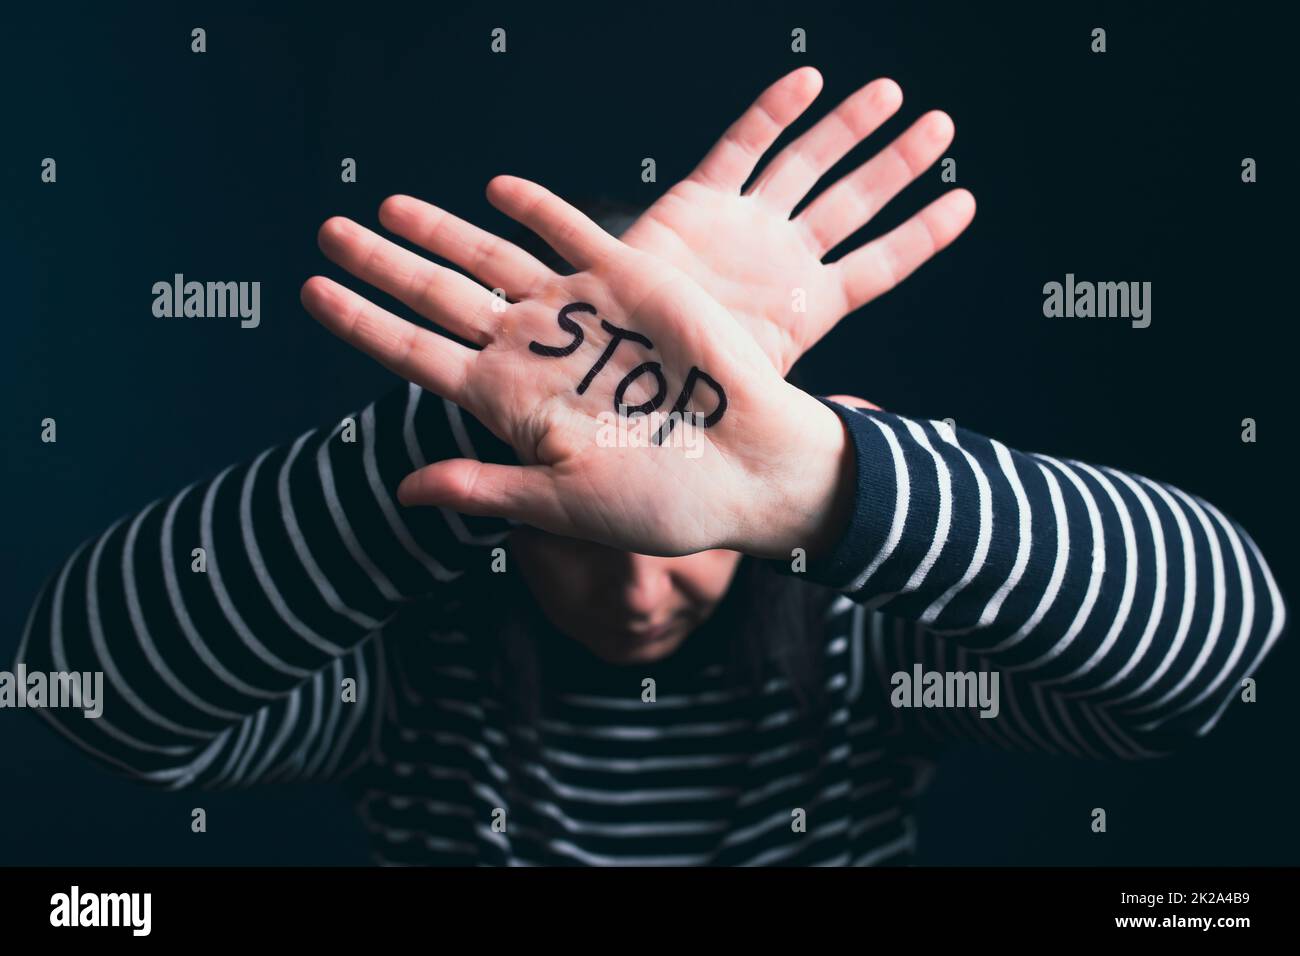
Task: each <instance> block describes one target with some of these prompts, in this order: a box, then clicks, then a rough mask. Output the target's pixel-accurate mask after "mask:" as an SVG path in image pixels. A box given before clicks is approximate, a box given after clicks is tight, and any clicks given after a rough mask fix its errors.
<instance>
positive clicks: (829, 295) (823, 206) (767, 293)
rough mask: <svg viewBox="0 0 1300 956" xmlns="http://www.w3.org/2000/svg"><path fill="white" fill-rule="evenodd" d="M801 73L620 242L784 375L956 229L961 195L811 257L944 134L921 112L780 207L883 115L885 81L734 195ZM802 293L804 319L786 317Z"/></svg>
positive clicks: (874, 209)
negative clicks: (836, 174) (728, 321)
mask: <svg viewBox="0 0 1300 956" xmlns="http://www.w3.org/2000/svg"><path fill="white" fill-rule="evenodd" d="M821 86H822V81H821V76H820V75H819V74H818V73H817V71H816V70H814V69H812V68H811V67H805V68H803V69H799V70H795V71H794V72H793V73H790V74H789V75H787V76H785V77H783V78H782V79H780V80H778V81H777V82H776V83H774V84H773V85H772V86H770V87H769V88H768V89H767V90H765V91H764V92H763V94H762V95H761V96H760V97H759V98H758V99H757V100H756V101H755V103H754V104H753V106H751V107H750V108H749V110H748V111H746V112H745V114H744V115H743V116H741V118H740V119H739V120H737V121H736V122H735V123H734V124H733V125H732V126H731V128H730V129H728V130H727V132H726V134H725V135H724V136H723V137H722V139H721V140H719V142H718V143H717V145H716V146H714V147H713V149H712V150H711V151H710V152H709V154H708V155H707V156H706V157H705V158H704V160H703V161H702V162H701V163H700V165H699V166H698V167H697V168H696V169H695V171H694V172H692V173H691V175H690V176H688V177H687V178H686V179H684V180H682V181H681V182H679V183H678V184H677V185H675V186H673V187H672V188H671V189H670V190H669V191H668V192H667V193H665V194H664V195H663V196H662V197H661V198H660V199H659V200H658V201H657V202H655V203H654V205H653V206H651V207H650V208H649V209H648V210H647V211H646V212H645V213H644V214H643V215H642V216H641V217H640V218H639V219H638V220H637V221H636V222H635V223H634V224H633V225H632V226H630V227H629V228H628V230H627V231H626V232H625V233H624V235H623V236H622V238H623V240H624V241H625V242H626V243H628V244H629V245H631V246H634V247H636V248H638V249H641V250H644V251H646V252H650V253H652V254H654V255H656V256H658V257H660V258H662V259H664V260H666V261H668V262H670V263H672V264H673V265H675V266H677V267H678V268H679V269H681V270H682V271H683V272H685V273H687V274H688V275H690V276H691V277H692V278H694V279H695V280H696V282H697V283H699V285H700V286H701V287H702V288H704V289H705V290H706V291H707V292H708V293H709V294H710V295H712V296H713V297H714V298H715V299H717V300H718V302H719V303H721V304H722V305H723V306H724V307H725V308H726V309H727V310H728V311H729V312H730V313H731V314H732V315H733V316H734V317H735V318H736V320H737V321H738V322H740V324H741V325H743V326H744V327H745V328H746V329H748V330H749V332H750V334H752V335H753V336H754V338H755V340H756V341H757V342H758V343H759V346H760V347H761V348H762V349H763V351H764V352H765V353H766V354H767V355H768V357H769V358H770V359H771V361H772V363H773V365H775V366H776V367H777V368H778V369H779V370H780V371H781V373H782V374H783V375H784V374H785V373H786V372H788V371H789V370H790V367H791V366H792V365H793V364H794V363H795V361H796V360H797V359H798V358H799V357H800V356H801V355H803V353H804V352H806V351H807V350H808V349H809V348H811V347H812V346H813V344H815V343H816V342H817V341H818V340H820V339H821V338H822V336H824V335H825V334H826V333H827V332H829V331H830V330H831V329H832V328H833V327H834V326H835V324H836V323H838V322H839V321H840V320H841V319H842V318H844V317H845V316H846V315H848V314H849V313H850V312H853V311H854V310H855V309H858V308H860V307H861V306H863V305H865V304H866V303H867V302H870V301H871V300H872V299H874V298H876V297H877V296H879V295H881V294H882V293H884V292H887V291H888V290H890V289H892V288H893V287H894V286H896V285H898V284H899V283H900V282H902V281H903V279H905V278H906V277H907V276H908V275H910V274H911V273H912V272H913V271H914V270H915V269H916V268H917V267H919V266H920V265H922V264H923V263H924V262H925V261H926V260H928V259H929V258H930V257H931V256H933V255H934V254H935V253H936V252H938V251H939V250H940V249H942V248H944V247H945V246H947V245H948V244H949V243H950V242H952V241H953V240H954V239H955V238H957V236H958V235H960V233H961V232H962V230H964V229H965V228H966V226H967V225H969V223H970V221H971V219H972V218H973V217H974V215H975V200H974V198H973V197H972V196H971V194H970V193H969V192H967V191H966V190H964V189H955V190H952V191H950V192H948V193H946V194H945V195H943V196H942V197H940V198H939V199H937V200H935V201H934V202H932V203H931V204H930V205H928V206H926V207H925V208H924V209H923V210H921V211H920V212H919V213H917V214H916V215H914V216H912V217H911V218H910V219H908V220H907V221H906V222H905V223H903V224H902V225H900V226H898V227H897V228H895V229H893V230H891V231H890V232H888V233H886V234H885V235H883V236H881V237H879V238H877V239H875V240H873V241H872V242H869V243H867V244H866V245H863V246H861V247H859V248H857V249H854V250H852V251H850V252H849V253H847V254H846V255H844V256H842V257H840V258H839V259H837V260H836V261H834V262H832V263H824V262H823V261H822V260H823V259H824V258H825V257H826V255H827V254H828V253H829V252H830V251H831V250H832V249H833V248H835V247H836V246H838V245H840V244H841V243H842V242H844V240H846V239H848V238H849V237H850V236H851V235H852V234H853V233H855V232H856V231H857V230H858V229H859V228H861V227H862V226H864V225H865V224H866V223H867V222H868V221H870V220H871V218H872V217H874V216H875V215H876V214H877V213H878V212H879V211H880V210H881V209H882V208H883V207H884V206H885V205H886V204H887V203H888V202H889V201H890V200H891V199H893V198H894V196H896V195H897V194H898V193H899V192H901V191H902V190H903V189H904V188H905V187H906V186H907V185H908V184H909V183H911V182H912V181H913V180H915V179H916V178H917V177H918V176H920V175H921V173H922V172H923V171H924V170H926V169H927V168H929V167H930V166H931V165H933V163H934V162H935V161H936V160H937V159H938V158H939V157H940V156H941V155H942V154H943V151H944V150H945V149H947V147H948V145H949V144H950V143H951V142H952V138H953V123H952V120H951V119H949V118H948V116H947V115H945V114H944V113H941V112H937V111H936V112H930V113H927V114H926V115H924V116H922V117H921V118H920V119H919V120H917V121H916V123H914V124H913V125H912V126H911V127H910V128H909V129H908V130H907V131H906V132H904V133H903V134H902V135H900V136H899V137H898V138H897V139H896V140H895V141H894V142H893V143H891V144H890V145H889V146H887V147H886V148H885V149H884V150H882V151H881V152H880V153H879V154H877V155H876V156H875V157H873V158H872V159H870V160H868V161H867V162H866V163H864V164H862V165H861V166H860V167H858V168H857V169H856V170H854V171H853V172H851V173H849V174H847V175H846V176H844V177H843V178H842V179H840V180H839V181H838V182H836V183H834V184H833V185H831V186H830V187H828V188H827V189H826V190H825V191H823V192H822V193H821V194H820V195H818V196H817V198H816V199H814V200H813V201H812V202H811V203H810V204H809V205H808V206H807V207H806V208H804V209H803V210H801V212H800V213H799V215H798V216H795V217H793V218H792V217H791V213H792V211H793V210H794V209H795V207H796V206H797V205H798V204H799V202H800V201H801V200H802V199H803V198H804V197H805V196H807V195H808V194H809V193H810V192H811V191H812V189H813V187H814V186H815V185H816V183H817V182H818V180H820V179H821V178H822V177H823V176H824V175H825V174H826V173H827V172H828V171H829V170H830V168H831V167H832V166H833V165H835V163H837V162H838V161H839V160H840V159H842V158H843V157H844V156H846V155H847V154H848V153H849V151H850V150H852V149H853V148H854V147H855V146H856V145H857V144H858V143H859V142H861V141H862V140H863V139H865V138H866V137H867V136H869V135H870V134H871V133H872V132H874V131H875V130H876V129H877V128H879V127H880V125H881V124H883V123H884V122H885V121H886V120H887V119H889V117H890V116H892V115H893V114H894V113H895V112H896V111H897V110H898V108H899V106H900V105H901V104H902V92H901V90H900V89H899V87H898V85H897V84H896V83H894V82H893V81H892V80H887V79H881V80H876V81H874V82H872V83H869V84H867V85H866V86H864V87H862V88H861V89H860V90H858V91H857V92H856V93H854V94H853V95H852V96H850V97H849V98H848V99H846V100H844V102H843V103H841V104H840V105H839V106H838V107H836V108H835V109H834V110H833V111H831V112H830V113H828V114H827V115H826V116H825V117H824V118H823V119H822V120H820V121H819V122H818V123H817V124H815V125H814V126H813V127H812V128H811V129H809V130H808V131H807V132H806V133H804V134H803V135H802V136H800V137H798V138H797V139H795V140H793V141H792V142H791V143H790V144H789V145H788V146H786V147H785V148H784V149H783V150H781V151H780V152H779V153H778V154H777V155H776V156H775V157H774V158H773V159H772V160H771V161H770V162H769V163H768V164H767V165H766V166H765V167H764V168H763V170H762V172H760V173H759V175H758V176H757V177H755V178H754V180H753V183H752V184H751V185H750V187H749V188H748V189H747V190H745V191H744V192H743V193H742V192H741V190H742V188H743V187H744V185H745V183H746V181H747V180H749V178H750V176H751V175H752V174H753V172H754V170H755V168H756V167H757V166H758V163H759V160H760V159H761V157H762V156H763V154H764V153H766V152H767V151H768V150H769V149H770V148H771V147H772V145H773V144H774V143H775V142H776V139H777V138H778V137H779V136H780V135H781V133H782V132H783V131H784V130H785V128H786V127H787V126H789V124H790V123H792V122H793V121H794V120H795V119H796V118H797V117H798V116H799V115H800V114H801V113H802V112H803V111H804V110H805V109H807V107H808V106H809V105H810V104H811V103H812V101H813V100H814V99H815V98H816V96H817V94H818V93H819V92H820V90H821ZM796 290H802V293H803V296H802V298H803V300H804V304H805V308H806V311H796V307H797V305H798V304H799V297H798V294H797V293H796Z"/></svg>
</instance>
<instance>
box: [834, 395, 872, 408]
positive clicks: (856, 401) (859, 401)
mask: <svg viewBox="0 0 1300 956" xmlns="http://www.w3.org/2000/svg"><path fill="white" fill-rule="evenodd" d="M826 397H827V398H828V399H829V400H830V401H832V402H836V403H837V404H840V405H848V406H849V407H850V408H871V409H874V410H875V411H878V412H879V411H883V409H881V407H880V406H879V405H877V404H876V403H875V402H869V401H867V400H866V399H865V398H858V396H856V395H827V396H826Z"/></svg>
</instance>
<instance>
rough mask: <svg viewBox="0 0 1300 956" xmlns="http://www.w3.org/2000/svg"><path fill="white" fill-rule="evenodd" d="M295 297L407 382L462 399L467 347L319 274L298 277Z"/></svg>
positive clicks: (470, 357) (468, 357)
mask: <svg viewBox="0 0 1300 956" xmlns="http://www.w3.org/2000/svg"><path fill="white" fill-rule="evenodd" d="M301 297H302V304H303V307H304V308H306V309H307V311H308V312H310V313H311V315H312V317H313V318H315V319H316V320H317V321H318V322H320V323H321V325H323V326H325V327H326V328H327V329H329V330H330V331H331V332H333V333H334V334H335V335H337V336H338V337H339V338H341V339H342V340H343V341H345V342H347V343H349V344H350V345H353V346H355V347H356V348H359V349H360V350H361V351H363V352H365V353H366V354H367V355H369V356H370V357H371V358H374V359H375V360H377V361H378V362H380V363H381V364H382V365H384V366H385V367H387V368H389V369H391V370H392V371H393V372H396V373H397V374H398V375H400V376H401V377H402V378H404V379H406V380H407V381H408V382H414V383H415V384H416V385H419V386H421V387H422V388H424V389H426V390H427V391H430V392H433V393H434V394H436V395H441V396H442V397H443V398H446V399H448V400H450V401H452V402H455V403H457V404H460V405H463V404H464V402H463V401H462V397H463V395H464V393H465V379H466V377H467V376H468V374H469V367H470V362H472V361H473V359H474V357H475V355H476V354H477V353H476V352H475V351H474V350H473V349H470V348H466V347H465V346H463V345H460V344H458V343H456V342H453V341H452V340H451V339H449V338H447V337H446V336H444V335H439V334H437V333H436V332H431V331H429V330H428V329H422V328H420V326H418V325H416V324H414V323H413V322H407V321H406V320H405V319H401V318H398V317H397V316H395V315H393V313H391V312H388V311H386V310H384V309H381V308H379V306H377V305H375V304H374V303H373V302H370V301H369V300H367V299H364V298H362V297H361V296H359V295H357V294H356V293H355V292H353V291H352V290H351V289H348V288H346V287H344V286H341V285H339V284H338V283H337V282H335V281H333V280H332V279H327V278H325V277H324V276H312V277H311V278H310V279H308V280H307V281H306V282H305V283H303V287H302V293H301Z"/></svg>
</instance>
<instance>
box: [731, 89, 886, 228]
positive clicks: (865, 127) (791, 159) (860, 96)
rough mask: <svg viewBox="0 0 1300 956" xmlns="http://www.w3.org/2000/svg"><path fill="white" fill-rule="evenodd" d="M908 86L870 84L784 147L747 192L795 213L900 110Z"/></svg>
mask: <svg viewBox="0 0 1300 956" xmlns="http://www.w3.org/2000/svg"><path fill="white" fill-rule="evenodd" d="M902 105H903V91H902V90H901V89H900V88H899V86H898V84H897V83H895V82H894V81H893V80H889V79H880V80H875V81H873V82H871V83H868V84H867V85H866V86H864V87H862V89H860V90H858V91H857V92H856V93H854V94H853V95H852V96H850V97H849V98H848V99H846V100H845V101H844V102H843V103H841V104H840V105H839V106H837V107H835V109H834V110H832V111H831V112H829V113H827V114H826V115H825V116H824V117H822V119H821V120H820V121H819V122H818V123H817V125H816V126H814V127H813V128H812V129H810V130H808V132H806V133H804V134H803V135H802V136H800V137H799V138H798V139H796V140H795V141H794V142H793V143H791V144H790V145H789V146H787V147H786V148H785V149H783V150H781V152H780V153H778V154H777V156H776V158H775V159H773V160H772V161H771V162H770V163H768V164H767V166H766V167H765V168H764V170H763V171H762V172H761V173H759V176H758V179H756V180H755V181H754V184H753V185H752V186H751V187H750V188H749V190H748V192H747V193H746V195H750V196H757V197H759V198H761V199H762V200H763V201H764V202H768V203H771V204H772V205H774V206H776V207H777V208H779V209H781V210H783V211H785V212H787V213H788V212H789V211H790V210H792V209H794V207H795V206H796V205H798V203H799V200H801V199H802V198H803V197H804V196H806V195H808V193H809V191H811V190H812V188H813V186H815V185H817V180H819V179H821V178H822V177H823V176H825V175H826V174H827V173H828V172H829V171H830V169H831V167H832V166H834V165H835V164H836V163H838V162H839V161H840V160H841V159H843V158H844V157H845V156H847V155H848V154H849V151H850V150H852V149H853V147H855V146H857V145H858V143H860V142H862V141H863V140H864V139H866V138H867V137H868V136H870V135H871V134H872V133H874V132H875V131H876V130H877V129H879V128H880V126H881V125H882V124H883V123H884V122H885V120H887V119H889V117H891V116H893V115H894V114H895V113H896V112H898V108H899V107H900V106H902Z"/></svg>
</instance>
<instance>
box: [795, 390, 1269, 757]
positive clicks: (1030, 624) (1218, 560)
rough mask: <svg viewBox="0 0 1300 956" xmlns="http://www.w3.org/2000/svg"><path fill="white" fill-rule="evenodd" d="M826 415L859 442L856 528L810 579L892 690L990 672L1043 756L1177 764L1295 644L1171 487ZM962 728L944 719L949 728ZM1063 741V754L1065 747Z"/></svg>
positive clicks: (1190, 502)
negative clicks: (1283, 645) (1273, 654)
mask: <svg viewBox="0 0 1300 956" xmlns="http://www.w3.org/2000/svg"><path fill="white" fill-rule="evenodd" d="M828 404H830V405H831V406H832V407H833V408H834V409H835V410H836V411H837V412H838V413H839V414H840V416H841V418H842V419H843V420H844V422H845V425H846V427H847V428H848V430H849V433H850V435H851V436H852V440H853V442H854V452H855V458H856V464H857V474H858V477H857V489H856V497H855V502H854V508H853V515H852V517H851V520H850V526H849V528H848V529H847V531H846V532H845V533H844V535H843V536H842V538H841V540H840V541H839V543H838V544H837V545H836V546H835V548H834V549H833V551H832V553H830V554H828V555H826V556H824V557H823V558H822V559H821V560H819V561H818V562H815V563H814V564H813V565H812V566H810V567H809V568H808V573H809V574H810V575H811V576H813V577H814V579H816V580H818V581H820V582H822V583H824V584H827V585H829V586H831V587H834V588H837V589H839V590H841V591H842V592H843V593H844V594H845V595H847V596H848V597H850V598H851V599H852V600H853V601H855V602H857V603H858V604H860V605H862V610H863V612H866V611H869V610H878V611H880V612H881V614H882V615H885V616H887V617H888V618H893V619H895V620H896V621H899V622H906V626H904V624H902V623H899V624H897V625H896V626H891V625H889V624H888V623H887V622H886V621H885V618H882V617H879V616H877V617H876V618H874V619H872V618H871V617H869V616H865V613H864V614H860V615H859V616H858V619H857V628H858V630H859V631H860V632H862V631H865V639H868V640H870V643H871V649H872V653H873V655H874V658H873V659H874V661H875V666H876V668H877V670H878V671H880V672H881V673H882V674H883V675H884V676H885V677H888V675H889V674H891V673H893V672H895V671H896V670H910V669H911V667H912V666H913V665H914V664H916V663H918V662H919V663H921V664H922V666H923V667H925V668H926V669H934V670H937V671H967V670H977V669H981V668H991V669H995V670H996V671H997V672H999V673H1000V674H1001V675H1002V676H1003V677H1004V678H1005V681H1004V686H1005V687H1007V688H1008V689H1009V690H1010V691H1011V693H1012V694H1013V695H1015V697H1016V700H1015V701H1012V703H1013V704H1016V706H1015V707H1014V709H1013V710H1012V711H1010V712H1005V711H1004V712H1005V713H1007V720H1006V721H1005V722H999V721H983V722H982V721H980V720H978V719H976V720H975V721H974V724H975V725H979V724H981V723H983V724H986V725H988V726H985V727H984V728H982V729H983V730H987V731H988V732H989V733H994V732H995V731H998V730H999V727H995V726H992V725H994V724H1002V725H1003V726H1005V727H1009V728H1010V729H1011V730H1015V729H1016V728H1015V727H1014V726H1012V725H1014V724H1017V723H1019V724H1021V725H1022V726H1021V735H1020V736H1021V737H1022V738H1023V739H1028V740H1031V741H1032V740H1039V741H1042V742H1044V743H1045V744H1047V745H1046V746H1043V747H1035V748H1034V749H1048V750H1052V749H1055V750H1061V751H1065V752H1073V753H1080V754H1084V755H1093V756H1116V755H1118V756H1145V755H1152V754H1156V753H1162V752H1166V751H1168V750H1169V749H1172V748H1173V747H1175V746H1177V745H1178V744H1180V743H1181V742H1183V741H1185V740H1187V739H1191V738H1193V737H1196V736H1199V735H1203V734H1205V733H1207V732H1208V731H1209V730H1210V729H1211V728H1212V727H1213V726H1214V725H1215V724H1216V723H1217V722H1218V720H1219V718H1220V716H1221V715H1222V713H1223V712H1224V710H1225V709H1226V708H1227V706H1228V704H1229V703H1231V702H1232V701H1233V700H1235V699H1237V698H1238V696H1239V695H1240V693H1241V690H1242V682H1243V680H1244V679H1245V678H1247V677H1253V676H1254V675H1255V672H1256V669H1257V668H1258V667H1259V664H1260V662H1261V661H1262V660H1263V658H1264V657H1265V655H1266V654H1267V653H1268V652H1269V650H1270V648H1272V646H1273V645H1274V643H1275V642H1276V641H1277V639H1278V637H1279V636H1280V634H1281V633H1282V630H1283V627H1284V624H1285V619H1286V613H1285V609H1284V606H1283V600H1282V596H1281V594H1280V593H1279V590H1278V586H1277V583H1276V581H1275V580H1274V578H1273V574H1272V572H1271V571H1270V570H1269V567H1268V565H1267V563H1266V562H1265V560H1264V558H1263V556H1262V555H1261V554H1260V551H1259V549H1258V547H1257V546H1256V545H1255V543H1254V541H1252V540H1251V538H1250V537H1249V536H1248V535H1247V534H1246V533H1245V532H1244V531H1243V530H1242V529H1241V528H1240V527H1239V526H1238V525H1237V524H1236V523H1235V522H1233V521H1232V520H1231V519H1229V518H1228V517H1226V516H1225V515H1223V514H1222V513H1221V512H1220V511H1219V510H1218V509H1217V508H1215V507H1214V506H1213V505H1211V504H1209V503H1208V502H1206V501H1203V500H1201V499H1199V498H1197V497H1195V496H1193V495H1189V494H1187V493H1185V492H1183V491H1180V490H1179V489H1177V488H1174V487H1171V486H1169V485H1166V484H1162V483H1160V482H1156V481H1152V480H1150V479H1147V478H1143V477H1140V476H1137V475H1130V474H1126V473H1124V472H1122V471H1118V470H1116V469H1114V468H1104V467H1095V466H1093V465H1088V464H1084V463H1082V462H1077V461H1067V460H1061V459H1058V458H1053V457H1051V456H1048V455H1038V454H1024V453H1021V452H1016V451H1012V450H1010V449H1008V448H1006V447H1005V446H1004V445H1002V444H1001V443H999V442H997V441H994V440H992V439H989V438H985V437H983V436H980V435H977V434H974V433H972V432H969V431H966V430H964V429H954V428H952V427H950V426H949V425H948V424H947V423H945V422H942V421H939V422H934V421H915V420H911V419H908V418H904V417H901V416H898V415H893V414H889V413H886V412H880V411H873V410H863V409H849V408H845V407H843V406H840V405H837V404H835V403H828ZM945 719H947V718H945ZM1052 741H1055V746H1053V745H1051V742H1052Z"/></svg>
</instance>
